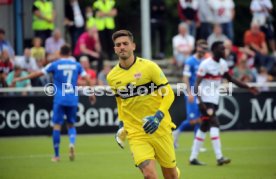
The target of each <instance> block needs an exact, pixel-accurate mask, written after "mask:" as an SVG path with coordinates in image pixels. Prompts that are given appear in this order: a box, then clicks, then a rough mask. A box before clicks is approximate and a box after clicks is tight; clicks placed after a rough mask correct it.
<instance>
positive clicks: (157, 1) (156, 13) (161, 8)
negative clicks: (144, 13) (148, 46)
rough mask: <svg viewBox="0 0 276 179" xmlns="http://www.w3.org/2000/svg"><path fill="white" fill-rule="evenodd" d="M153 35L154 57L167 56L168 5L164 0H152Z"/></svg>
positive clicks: (161, 57) (151, 20)
mask: <svg viewBox="0 0 276 179" xmlns="http://www.w3.org/2000/svg"><path fill="white" fill-rule="evenodd" d="M150 2H151V6H150V7H151V16H150V18H151V19H150V23H151V36H152V43H153V50H155V53H153V54H154V56H153V58H155V59H163V58H165V45H166V43H165V41H166V31H165V30H166V27H165V14H166V6H165V2H164V0H151V1H150Z"/></svg>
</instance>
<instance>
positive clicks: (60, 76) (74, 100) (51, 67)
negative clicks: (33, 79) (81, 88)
mask: <svg viewBox="0 0 276 179" xmlns="http://www.w3.org/2000/svg"><path fill="white" fill-rule="evenodd" d="M42 72H43V73H44V74H46V73H52V74H53V80H54V85H55V88H56V89H55V90H56V93H55V96H54V104H60V105H64V106H77V105H78V93H77V91H76V90H77V81H78V76H79V75H81V76H85V75H86V72H85V71H84V69H83V68H82V66H81V65H80V63H78V62H75V61H73V60H72V59H65V58H64V59H59V60H57V61H54V62H52V63H50V64H48V65H47V66H46V67H45V68H43V69H42Z"/></svg>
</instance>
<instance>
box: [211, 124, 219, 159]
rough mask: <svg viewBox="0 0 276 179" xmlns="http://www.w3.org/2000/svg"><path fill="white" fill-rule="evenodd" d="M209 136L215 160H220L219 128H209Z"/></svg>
mask: <svg viewBox="0 0 276 179" xmlns="http://www.w3.org/2000/svg"><path fill="white" fill-rule="evenodd" d="M210 136H211V139H212V144H213V149H214V152H215V154H216V158H217V159H220V158H221V157H222V152H221V143H220V137H219V128H217V127H211V129H210Z"/></svg>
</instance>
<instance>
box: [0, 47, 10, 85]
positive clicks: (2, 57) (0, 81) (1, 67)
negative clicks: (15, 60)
mask: <svg viewBox="0 0 276 179" xmlns="http://www.w3.org/2000/svg"><path fill="white" fill-rule="evenodd" d="M12 70H13V64H12V61H11V59H10V57H9V52H8V50H7V49H3V51H2V53H0V87H7V83H6V77H7V75H8V73H9V72H11V71H12Z"/></svg>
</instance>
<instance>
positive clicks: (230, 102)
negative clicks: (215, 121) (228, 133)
mask: <svg viewBox="0 0 276 179" xmlns="http://www.w3.org/2000/svg"><path fill="white" fill-rule="evenodd" d="M216 114H217V116H218V118H219V121H220V128H221V129H222V130H225V129H229V128H231V127H232V126H234V125H235V123H236V122H237V120H238V117H239V114H240V108H239V105H238V103H237V101H236V99H235V98H234V97H231V96H224V97H221V98H220V101H219V107H218V110H217V112H216Z"/></svg>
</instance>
